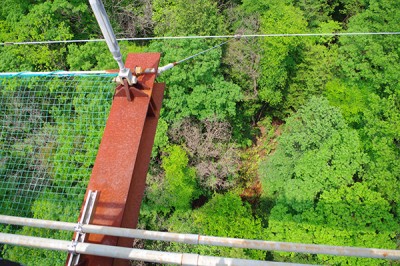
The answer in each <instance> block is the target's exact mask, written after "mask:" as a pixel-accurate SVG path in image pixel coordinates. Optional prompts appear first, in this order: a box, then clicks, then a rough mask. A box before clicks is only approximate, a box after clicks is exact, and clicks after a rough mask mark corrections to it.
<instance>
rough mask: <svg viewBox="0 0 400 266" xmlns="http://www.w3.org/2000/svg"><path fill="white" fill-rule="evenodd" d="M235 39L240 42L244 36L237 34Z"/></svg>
mask: <svg viewBox="0 0 400 266" xmlns="http://www.w3.org/2000/svg"><path fill="white" fill-rule="evenodd" d="M234 37H235V39H237V40H240V39H241V38H242V34H235V35H234Z"/></svg>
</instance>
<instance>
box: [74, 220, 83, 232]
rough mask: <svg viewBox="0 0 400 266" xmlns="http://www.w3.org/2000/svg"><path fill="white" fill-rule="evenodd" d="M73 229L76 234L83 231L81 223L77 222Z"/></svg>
mask: <svg viewBox="0 0 400 266" xmlns="http://www.w3.org/2000/svg"><path fill="white" fill-rule="evenodd" d="M74 229H75V230H74V231H75V232H76V233H78V234H82V233H83V228H82V223H77V224H76V225H75V227H74Z"/></svg>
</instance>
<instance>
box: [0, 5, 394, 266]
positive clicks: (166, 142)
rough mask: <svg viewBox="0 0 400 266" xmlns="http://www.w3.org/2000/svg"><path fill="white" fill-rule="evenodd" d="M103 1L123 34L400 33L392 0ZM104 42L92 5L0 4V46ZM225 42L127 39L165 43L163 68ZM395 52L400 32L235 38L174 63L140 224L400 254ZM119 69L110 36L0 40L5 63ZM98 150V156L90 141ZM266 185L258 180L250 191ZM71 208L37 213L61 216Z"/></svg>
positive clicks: (130, 46) (14, 255) (36, 258)
mask: <svg viewBox="0 0 400 266" xmlns="http://www.w3.org/2000/svg"><path fill="white" fill-rule="evenodd" d="M117 2H118V5H117ZM104 4H105V6H106V9H107V10H108V13H109V15H110V18H111V21H112V24H113V26H114V30H115V32H116V34H117V36H118V37H151V36H178V35H220V34H221V35H222V34H238V33H239V34H249V33H321V32H322V33H323V32H372V31H373V32H377V31H378V32H379V31H398V30H399V25H400V2H399V1H391V0H319V1H317V0H307V1H297V0H286V1H273V0H262V1H252V0H242V1H239V0H218V1H217V0H192V1H187V0H176V1H165V0H135V1H128V0H122V1H114V0H105V1H104ZM100 36H101V34H100V31H99V28H98V26H97V23H96V21H95V19H94V16H93V15H92V13H91V11H90V7H89V5H88V3H86V1H80V0H69V1H67V0H54V1H44V0H39V1H34V2H33V1H30V0H18V1H17V0H4V1H3V2H2V5H1V6H0V42H13V41H33V40H38V41H42V40H66V39H90V38H98V37H100ZM218 42H219V41H218V40H179V41H177V40H174V41H173V40H169V41H151V42H136V43H133V42H122V43H121V49H122V51H123V53H124V55H126V54H127V53H128V52H142V51H157V52H161V53H162V62H161V64H166V63H170V62H173V61H177V60H179V59H182V58H184V57H186V56H189V55H192V54H194V53H196V52H199V51H201V50H204V49H207V48H209V47H211V46H212V45H215V44H217V43H218ZM399 47H400V37H399V35H385V36H381V35H374V36H341V37H290V38H289V37H279V38H251V39H242V40H234V41H231V42H229V44H228V45H227V46H224V47H222V48H219V49H215V50H213V51H211V52H209V53H207V54H205V55H203V56H201V57H198V58H196V59H195V60H193V61H191V62H190V63H186V64H183V65H181V66H179V67H176V68H174V69H173V70H171V71H169V72H166V73H165V75H163V76H162V77H161V79H160V80H161V81H163V82H166V84H167V87H168V90H167V91H166V95H165V100H164V105H163V110H162V115H161V119H160V122H159V127H158V132H157V136H156V141H155V146H154V148H153V153H152V163H151V168H150V171H149V176H148V186H147V190H146V195H145V199H144V202H143V205H142V212H141V218H140V226H141V227H142V228H146V229H151V230H171V231H175V232H191V233H203V234H209V235H224V236H228V237H243V238H254V239H270V240H279V241H290V242H303V243H317V244H330V245H349V246H361V247H375V248H388V249H396V248H397V249H398V248H399V245H400V239H399V234H400V232H399V231H400V230H399V228H400V205H399V200H400V186H399V185H398V184H399V179H400V163H399V161H400V98H399V97H400V85H399V80H400V65H399V62H400V50H399ZM112 68H116V65H115V62H114V61H113V59H112V56H111V55H110V53H109V52H108V50H107V47H106V45H105V43H86V44H52V45H29V46H17V45H3V46H0V71H2V72H9V71H27V70H31V71H46V70H59V69H64V70H92V69H112ZM105 108H106V107H105ZM278 135H280V136H279V137H278ZM92 149H93V151H90V152H95V151H96V147H95V145H94V146H93V147H92ZM258 182H261V189H258V190H257V189H254V192H253V193H252V194H251V195H250V196H246V193H245V192H246V191H248V190H249V189H252V188H255V187H257V184H258ZM261 190H262V192H261ZM166 191H168V192H169V193H165V192H166ZM48 204H49V203H46V202H37V203H36V204H34V206H32V210H31V211H32V213H33V216H35V217H36V216H37V217H40V215H39V213H42V214H43V210H42V208H47V207H45V206H49V205H48ZM40 206H42V208H41V207H40ZM68 211H69V210H68V209H65V210H64V213H58V214H56V215H54V217H41V218H49V219H50V218H52V219H61V220H62V219H63V218H64V217H68V213H67V212H68ZM36 212H37V213H36ZM233 220H234V221H236V223H235V224H234V225H232V223H231V222H230V221H233ZM21 230H22V231H28V229H21ZM27 233H29V232H27ZM30 233H32V232H30ZM37 234H39V235H41V236H48V234H47V235H46V232H45V233H43V232H42V231H40V232H37ZM57 237H64V238H66V239H68V238H69V237H70V236H57ZM142 244H143V245H144V246H145V247H146V248H154V249H158V250H175V251H176V250H185V251H188V252H199V253H200V254H213V255H221V256H239V257H242V258H253V259H269V260H275V261H290V262H306V263H318V264H332V265H339V264H340V265H346V264H349V265H356V264H357V265H381V264H387V263H388V262H386V261H381V260H374V259H359V258H341V257H331V256H323V255H318V256H311V255H296V254H291V253H278V252H272V253H266V252H252V251H246V250H244V251H232V250H229V249H227V250H225V249H210V248H206V247H193V246H185V247H183V246H180V245H174V244H168V243H157V242H156V243H154V242H144V243H142ZM2 252H3V256H4V257H7V258H10V259H14V260H19V261H21V262H23V263H25V264H26V265H51V264H52V263H54V262H55V261H57V262H58V263H59V264H60V265H62V264H63V263H64V259H65V255H64V254H58V253H54V252H46V251H40V250H27V249H22V248H18V247H7V248H3V251H2ZM22 254H24V256H21V255H22ZM49 258H51V259H49Z"/></svg>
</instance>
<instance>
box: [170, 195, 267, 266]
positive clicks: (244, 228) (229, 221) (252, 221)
mask: <svg viewBox="0 0 400 266" xmlns="http://www.w3.org/2000/svg"><path fill="white" fill-rule="evenodd" d="M168 230H169V231H172V232H181V233H197V234H204V235H212V236H221V237H234V238H244V239H263V238H264V233H265V231H264V229H263V227H262V224H261V220H260V219H258V218H253V216H252V213H251V208H250V206H249V205H248V204H247V203H243V202H242V200H241V198H240V197H239V196H238V195H236V194H234V193H231V192H229V193H226V194H224V195H222V194H215V195H214V196H213V198H212V199H211V200H210V201H209V202H207V203H206V204H205V205H204V206H202V207H201V208H199V209H197V210H194V211H191V212H190V211H189V212H185V213H181V212H177V213H175V214H174V215H173V216H172V217H171V218H170V219H169V228H168ZM169 249H170V250H172V251H179V252H192V253H193V252H195V253H200V254H202V255H213V256H223V257H225V256H226V257H236V258H237V257H240V258H251V259H258V260H264V259H265V256H266V252H265V251H260V250H246V249H230V248H224V247H212V246H197V247H196V246H192V245H182V244H171V246H170V247H169Z"/></svg>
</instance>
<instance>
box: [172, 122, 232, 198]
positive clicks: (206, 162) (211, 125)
mask: <svg viewBox="0 0 400 266" xmlns="http://www.w3.org/2000/svg"><path fill="white" fill-rule="evenodd" d="M170 136H171V141H172V142H173V143H178V144H181V145H182V146H183V147H184V149H185V150H186V151H187V152H188V155H189V163H190V165H191V166H193V167H195V169H196V174H197V179H198V181H199V184H200V185H201V186H202V188H204V189H205V190H211V191H221V190H227V189H230V188H232V187H233V186H234V185H235V183H236V181H237V178H238V164H239V158H238V157H239V156H238V151H237V147H236V145H235V144H233V143H231V129H230V125H229V123H228V122H226V121H218V120H213V119H206V120H204V121H200V122H197V123H196V121H190V120H189V119H185V120H183V121H182V122H178V123H176V124H174V125H173V126H172V128H171V130H170Z"/></svg>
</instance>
